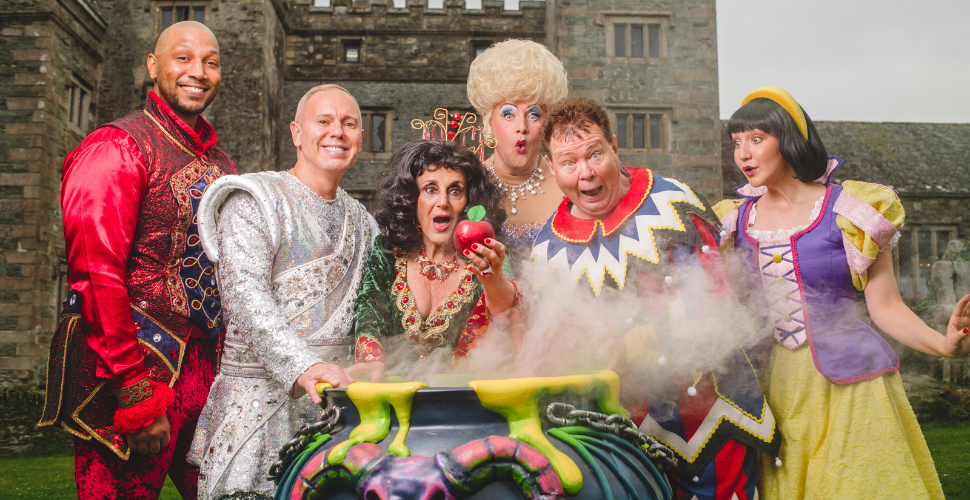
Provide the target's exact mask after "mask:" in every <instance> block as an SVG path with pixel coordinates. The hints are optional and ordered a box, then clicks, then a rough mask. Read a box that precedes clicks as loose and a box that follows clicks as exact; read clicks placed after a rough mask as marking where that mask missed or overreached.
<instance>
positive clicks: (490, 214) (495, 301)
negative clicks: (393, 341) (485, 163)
mask: <svg viewBox="0 0 970 500" xmlns="http://www.w3.org/2000/svg"><path fill="white" fill-rule="evenodd" d="M476 205H481V206H482V207H484V209H485V212H486V215H487V218H486V220H487V221H488V223H490V224H491V225H492V227H493V229H494V230H495V233H496V234H501V227H502V223H503V222H505V217H506V215H505V210H504V209H502V208H501V197H500V195H499V193H498V191H497V190H496V188H495V185H494V184H493V183H492V181H491V180H490V179H489V178H488V176H487V175H486V174H485V171H484V170H483V169H482V167H481V164H480V163H479V162H478V159H477V158H476V157H475V155H474V154H472V153H471V152H469V151H468V150H466V149H465V148H463V147H461V146H459V145H457V144H455V143H453V142H449V141H429V140H417V141H412V142H409V143H407V144H405V145H404V146H402V147H401V148H400V149H398V150H397V151H396V152H395V153H394V155H393V156H392V157H391V161H390V163H388V165H387V167H386V168H385V169H384V171H383V172H382V173H381V175H380V177H379V178H378V182H377V201H376V207H375V211H374V217H375V218H376V219H377V224H378V226H379V227H380V230H381V234H380V235H379V236H378V237H377V239H376V240H375V241H374V251H373V253H372V254H371V257H370V261H369V262H368V263H367V268H366V270H365V272H364V282H363V285H362V288H361V291H360V295H359V296H358V299H357V322H356V332H357V339H356V346H355V357H356V359H357V362H359V363H374V366H375V372H374V373H378V372H383V369H384V361H385V356H384V354H385V346H386V340H387V339H388V338H389V337H392V336H396V335H401V334H403V335H405V340H406V341H407V344H408V345H409V346H410V347H411V349H413V351H414V354H415V356H416V357H417V356H422V357H423V356H424V355H427V354H429V353H430V352H431V351H433V350H434V349H437V348H439V347H446V346H447V347H448V348H453V349H454V350H455V354H454V359H455V361H456V362H457V361H458V359H460V358H461V357H463V356H464V355H465V354H466V353H467V352H468V350H469V349H470V348H471V347H472V345H473V344H474V342H475V341H476V340H477V339H478V338H479V337H480V336H481V335H482V334H483V333H484V332H485V330H486V329H487V328H488V325H489V322H490V318H491V315H493V314H500V313H503V312H505V311H508V310H509V309H511V308H512V307H513V306H515V305H516V304H517V303H518V302H519V295H518V291H517V289H516V286H515V282H513V281H510V280H508V279H506V276H505V274H504V272H503V271H502V265H503V263H504V262H505V245H504V244H503V243H502V242H501V241H498V240H497V239H495V238H487V239H485V241H484V245H483V244H473V245H472V246H471V250H465V251H464V253H463V254H462V255H459V253H458V251H457V250H456V249H455V245H454V243H453V235H454V232H455V227H456V226H457V224H458V222H459V221H460V220H461V219H462V218H464V217H465V216H466V214H467V211H468V208H469V207H474V206H476ZM486 296H487V297H488V301H487V303H486Z"/></svg>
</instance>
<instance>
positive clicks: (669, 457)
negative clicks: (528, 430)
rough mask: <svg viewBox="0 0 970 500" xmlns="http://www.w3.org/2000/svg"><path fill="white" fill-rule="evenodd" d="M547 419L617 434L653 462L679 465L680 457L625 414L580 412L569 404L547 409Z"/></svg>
mask: <svg viewBox="0 0 970 500" xmlns="http://www.w3.org/2000/svg"><path fill="white" fill-rule="evenodd" d="M546 417H547V418H548V419H549V421H550V422H552V423H553V425H555V426H557V427H565V426H571V425H582V426H585V427H589V428H591V429H594V430H597V431H600V432H608V433H610V434H615V435H617V436H619V437H621V438H623V439H625V440H627V441H629V442H631V443H633V444H635V445H637V447H638V448H640V449H641V450H643V452H644V453H645V454H646V455H647V457H648V458H649V459H650V460H651V461H652V462H654V463H660V464H662V466H663V467H664V468H665V469H667V468H673V467H676V466H677V457H676V455H674V452H673V450H671V449H670V448H668V447H667V446H665V445H664V444H663V443H661V442H660V441H657V439H656V438H653V437H650V436H647V435H646V434H642V433H640V432H639V431H637V427H636V426H635V425H633V421H632V420H630V419H628V418H626V417H623V416H622V415H607V414H605V413H597V412H593V411H586V410H578V409H576V407H575V406H573V405H571V404H568V403H551V404H550V405H549V406H547V407H546Z"/></svg>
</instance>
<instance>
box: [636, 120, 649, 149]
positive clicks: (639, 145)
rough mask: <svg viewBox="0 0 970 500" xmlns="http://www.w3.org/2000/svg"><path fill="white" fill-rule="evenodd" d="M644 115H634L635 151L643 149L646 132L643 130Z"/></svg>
mask: <svg viewBox="0 0 970 500" xmlns="http://www.w3.org/2000/svg"><path fill="white" fill-rule="evenodd" d="M643 126H644V123H643V115H633V149H643V148H644V144H643V140H644V138H645V137H646V136H645V132H646V131H645V130H644V129H643Z"/></svg>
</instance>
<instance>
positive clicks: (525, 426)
mask: <svg viewBox="0 0 970 500" xmlns="http://www.w3.org/2000/svg"><path fill="white" fill-rule="evenodd" d="M468 386H469V387H471V388H472V389H474V390H475V394H476V395H478V399H479V401H481V403H482V406H483V407H484V408H486V409H488V410H491V411H494V412H495V413H498V414H499V415H502V416H503V417H505V420H506V421H507V422H508V424H509V431H510V432H509V437H511V438H513V439H517V440H519V441H522V442H524V443H527V444H528V445H530V446H532V447H533V448H535V449H536V450H538V451H539V452H540V453H542V454H543V455H545V456H546V458H548V459H549V463H550V464H552V467H553V468H554V469H555V471H556V473H557V474H558V475H559V480H560V482H561V483H562V487H563V490H564V491H565V492H566V493H567V494H568V495H575V494H577V493H579V491H580V490H582V488H583V475H582V472H580V470H579V467H577V466H576V463H575V462H573V461H572V459H570V458H569V457H568V456H566V455H565V454H564V453H562V452H561V451H559V450H558V449H556V447H555V446H553V445H552V443H550V442H549V440H548V439H547V438H546V435H545V433H543V432H542V424H541V421H540V419H539V399H540V398H542V397H544V396H548V395H555V394H559V393H561V392H564V391H569V392H572V393H574V394H577V395H580V396H582V395H585V394H588V393H590V392H593V393H595V397H596V403H597V405H598V406H599V410H600V411H601V412H603V413H606V414H620V415H623V416H625V417H629V413H627V411H626V410H625V409H624V408H623V407H622V406H621V405H620V399H619V394H620V377H619V376H618V375H617V374H616V373H615V372H612V371H609V370H605V371H601V372H597V373H592V374H587V375H568V376H563V377H532V378H515V379H505V380H473V381H471V382H469V383H468ZM324 387H329V386H323V385H320V386H318V390H319V391H320V392H323V389H324ZM422 387H427V384H424V383H422V382H406V383H395V384H388V383H381V384H374V383H367V382H357V383H353V384H350V386H348V387H347V396H348V397H349V398H350V400H351V401H353V403H354V406H356V407H357V411H358V412H359V413H360V425H358V426H357V427H356V428H355V429H354V430H353V431H351V433H350V436H349V437H348V438H347V440H346V441H344V442H342V443H340V444H338V445H336V446H334V447H333V449H332V450H331V451H330V453H329V455H328V456H327V463H328V464H329V465H337V464H339V463H341V462H342V461H343V460H344V458H346V456H347V452H348V451H349V450H350V448H351V447H352V446H354V445H355V444H359V443H364V442H368V443H378V442H380V441H382V440H383V439H384V438H385V437H387V434H388V432H390V428H391V413H390V408H391V407H392V406H393V407H394V412H395V415H396V416H397V420H398V425H399V429H398V433H397V435H396V436H395V437H394V440H393V441H392V442H391V445H390V446H388V451H389V452H390V453H393V454H394V455H397V456H399V457H407V456H409V455H410V451H409V450H408V448H407V446H405V444H404V440H405V438H406V436H407V433H408V429H410V422H411V403H412V400H413V399H414V393H415V392H417V391H418V389H420V388H422Z"/></svg>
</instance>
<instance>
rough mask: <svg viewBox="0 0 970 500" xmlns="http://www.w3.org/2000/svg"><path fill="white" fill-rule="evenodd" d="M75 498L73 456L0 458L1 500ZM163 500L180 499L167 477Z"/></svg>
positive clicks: (58, 499)
mask: <svg viewBox="0 0 970 500" xmlns="http://www.w3.org/2000/svg"><path fill="white" fill-rule="evenodd" d="M35 498H38V499H39V498H43V499H49V500H61V499H64V500H67V499H75V500H76V499H77V493H76V492H75V489H74V457H73V456H71V455H68V456H64V455H54V456H46V457H17V456H4V457H0V500H8V499H9V500H14V499H17V500H20V499H23V500H28V499H35ZM159 498H161V499H162V500H179V499H181V498H182V497H181V496H180V495H179V493H178V490H176V489H175V485H173V484H172V481H171V480H170V479H168V478H166V479H165V486H164V487H162V494H161V496H160V497H159Z"/></svg>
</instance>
